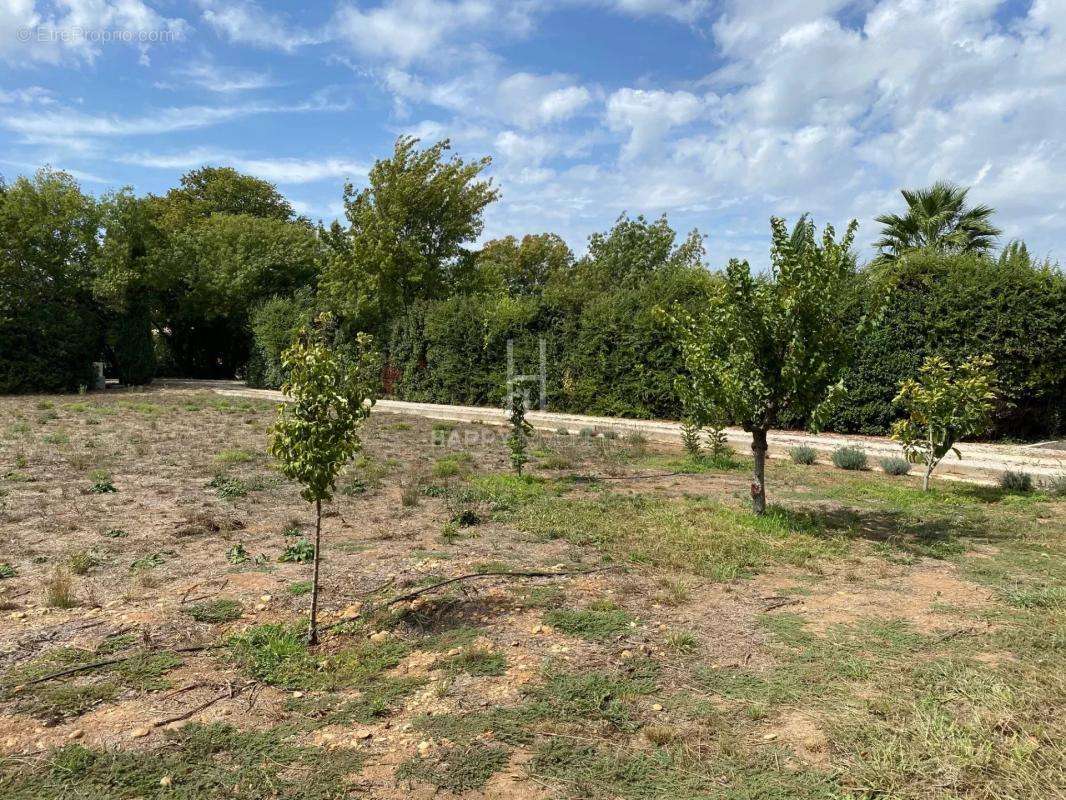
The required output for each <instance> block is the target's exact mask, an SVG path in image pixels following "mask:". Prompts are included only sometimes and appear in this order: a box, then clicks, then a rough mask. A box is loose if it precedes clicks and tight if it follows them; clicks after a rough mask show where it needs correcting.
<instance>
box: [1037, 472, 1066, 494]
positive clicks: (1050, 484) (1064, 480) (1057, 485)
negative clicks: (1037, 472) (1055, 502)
mask: <svg viewBox="0 0 1066 800" xmlns="http://www.w3.org/2000/svg"><path fill="white" fill-rule="evenodd" d="M1040 488H1042V489H1043V490H1044V491H1045V492H1047V493H1048V494H1050V495H1051V496H1052V497H1064V496H1066V475H1056V476H1055V477H1053V478H1048V479H1047V480H1046V481H1044V482H1043V483H1041V486H1040Z"/></svg>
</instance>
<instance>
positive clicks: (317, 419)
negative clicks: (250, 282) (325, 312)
mask: <svg viewBox="0 0 1066 800" xmlns="http://www.w3.org/2000/svg"><path fill="white" fill-rule="evenodd" d="M329 324H330V320H329V318H328V317H327V316H321V317H319V319H318V320H317V323H316V326H315V327H313V328H310V329H304V330H303V331H301V332H300V334H299V335H298V337H297V339H296V341H295V342H294V343H293V345H292V347H290V348H289V349H288V350H286V351H285V355H284V357H283V359H282V363H283V366H284V368H285V370H286V371H287V373H288V380H287V382H286V383H285V384H284V386H282V391H283V392H284V393H285V394H286V396H288V397H289V398H291V402H290V403H289V404H288V405H283V406H281V407H280V408H279V410H278V420H277V422H276V423H275V424H274V427H273V429H272V439H271V444H270V452H271V453H273V455H274V456H275V457H276V458H277V459H278V461H279V462H280V464H281V471H282V473H283V474H284V475H285V476H286V477H288V478H290V479H292V480H295V481H297V482H299V483H300V484H301V485H302V486H303V489H302V491H301V492H300V496H301V497H303V498H304V500H306V501H307V502H309V503H314V504H315V557H314V573H313V576H312V579H311V618H310V623H309V625H308V633H307V640H308V642H309V643H310V644H317V643H318V575H319V561H320V554H321V543H322V503H323V501H329V500H331V499H332V498H333V491H334V488H335V486H336V481H337V475H338V474H339V473H340V471H341V469H342V468H343V467H344V465H345V464H347V463H348V461H350V460H351V459H352V457H353V456H354V455H355V454H356V453H357V452H358V451H359V449H360V447H361V442H360V439H359V435H358V431H359V428H360V426H361V425H362V424H363V422H364V420H366V418H367V417H368V416H370V409H371V407H372V406H373V404H374V393H373V387H374V385H375V383H374V376H375V370H376V367H375V359H374V357H373V355H372V353H371V350H370V347H369V340H368V339H367V338H366V337H359V338H358V339H357V341H356V344H357V346H358V351H357V352H356V355H355V357H348V356H347V355H346V354H344V353H341V352H339V351H338V350H337V349H336V348H331V347H330V346H329V345H328V344H327V341H326V330H325V329H326V328H327V327H328V326H329Z"/></svg>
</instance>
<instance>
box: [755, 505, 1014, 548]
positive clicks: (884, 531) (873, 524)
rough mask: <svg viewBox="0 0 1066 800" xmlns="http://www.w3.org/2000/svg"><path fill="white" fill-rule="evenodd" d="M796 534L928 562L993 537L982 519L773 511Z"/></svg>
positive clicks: (817, 509) (827, 509) (853, 511)
mask: <svg viewBox="0 0 1066 800" xmlns="http://www.w3.org/2000/svg"><path fill="white" fill-rule="evenodd" d="M775 509H776V510H777V511H778V513H780V514H782V515H784V516H785V517H786V518H787V519H788V520H789V523H790V524H791V525H793V526H795V527H796V529H797V530H803V531H806V532H810V533H812V534H814V535H816V536H827V537H833V538H836V537H841V536H843V537H845V538H848V539H863V540H866V541H870V542H874V543H877V544H880V545H884V546H887V547H891V548H893V549H897V550H901V551H903V552H906V553H910V554H912V555H921V556H926V557H929V558H939V559H943V558H949V557H951V556H954V555H958V554H959V553H962V552H964V551H965V550H966V549H967V546H966V544H965V543H964V542H963V541H962V540H967V541H981V540H983V541H991V540H995V539H1003V538H1008V537H1007V536H1006V535H997V534H996V533H994V532H993V531H992V529H991V528H990V527H989V526H988V525H987V523H986V521H985V520H984V519H973V518H970V517H954V518H949V517H939V516H938V517H929V518H916V517H914V516H913V515H910V514H907V513H904V512H902V511H897V510H865V509H862V510H860V509H854V508H830V507H827V506H820V507H813V508H812V507H802V508H782V507H775Z"/></svg>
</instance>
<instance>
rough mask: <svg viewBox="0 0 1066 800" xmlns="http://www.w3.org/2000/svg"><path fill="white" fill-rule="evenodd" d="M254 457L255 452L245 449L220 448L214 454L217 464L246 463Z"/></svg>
mask: <svg viewBox="0 0 1066 800" xmlns="http://www.w3.org/2000/svg"><path fill="white" fill-rule="evenodd" d="M255 458H256V454H255V453H251V452H249V451H247V450H220V451H219V452H218V453H216V454H215V461H217V462H218V463H219V464H246V463H248V462H249V461H254V460H255Z"/></svg>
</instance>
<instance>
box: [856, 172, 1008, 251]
mask: <svg viewBox="0 0 1066 800" xmlns="http://www.w3.org/2000/svg"><path fill="white" fill-rule="evenodd" d="M967 192H969V189H966V188H964V187H962V186H956V185H955V184H953V183H947V182H945V181H937V182H936V183H934V184H933V185H932V186H930V187H929V188H928V189H903V190H902V191H901V192H900V194H902V195H903V199H904V200H906V201H907V213H905V214H903V215H902V216H900V215H898V214H882V215H881V216H879V217H877V221H878V222H880V223H881V225H882V226H883V227H882V228H881V238H880V239H878V240H877V241H876V242H874V247H876V248H877V249H878V250H880V251H881V253H880V255H879V256H878V260H880V261H896V260H897V259H899V258H901V257H902V256H904V255H905V254H907V253H909V252H912V251H914V250H923V249H929V250H937V251H940V252H947V253H987V252H988V251H989V250H991V249H992V245H993V242H994V240H995V238H996V237H997V236H999V234H1000V230H999V228H997V227H995V226H994V225H992V223H990V222H989V217H991V216H992V214H994V213H995V209H993V208H991V207H989V206H974V207H973V208H968V207H967V206H966V194H967Z"/></svg>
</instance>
